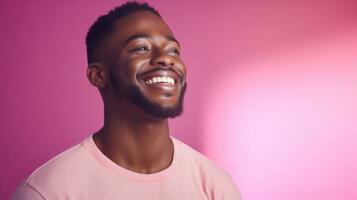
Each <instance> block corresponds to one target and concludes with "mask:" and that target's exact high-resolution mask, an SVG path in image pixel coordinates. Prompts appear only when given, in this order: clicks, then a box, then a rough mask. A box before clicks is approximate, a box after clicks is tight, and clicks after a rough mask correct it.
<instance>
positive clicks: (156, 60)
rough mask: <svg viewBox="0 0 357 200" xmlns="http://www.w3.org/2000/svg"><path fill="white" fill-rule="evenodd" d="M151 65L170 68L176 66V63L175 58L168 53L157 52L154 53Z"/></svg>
mask: <svg viewBox="0 0 357 200" xmlns="http://www.w3.org/2000/svg"><path fill="white" fill-rule="evenodd" d="M151 64H152V65H161V66H165V67H169V66H172V65H174V64H175V63H174V60H173V58H172V57H171V56H170V55H168V54H167V52H164V51H156V52H154V54H153V56H152V58H151Z"/></svg>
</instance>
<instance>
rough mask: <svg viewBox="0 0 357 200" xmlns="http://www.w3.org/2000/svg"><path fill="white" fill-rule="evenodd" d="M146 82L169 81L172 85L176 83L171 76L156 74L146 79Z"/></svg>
mask: <svg viewBox="0 0 357 200" xmlns="http://www.w3.org/2000/svg"><path fill="white" fill-rule="evenodd" d="M145 83H146V84H153V83H168V84H170V85H175V80H174V79H173V78H171V77H169V76H156V77H153V78H150V79H148V80H146V81H145Z"/></svg>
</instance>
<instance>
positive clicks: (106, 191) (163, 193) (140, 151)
mask: <svg viewBox="0 0 357 200" xmlns="http://www.w3.org/2000/svg"><path fill="white" fill-rule="evenodd" d="M86 44H87V53H88V70H87V77H88V80H89V81H90V83H91V84H92V85H94V86H95V87H97V88H98V89H99V92H100V94H101V96H102V98H103V102H104V125H103V127H102V128H101V129H100V130H99V131H98V132H96V133H94V134H91V135H90V136H88V137H87V138H86V139H84V140H83V142H82V143H80V144H78V145H76V146H74V147H72V148H70V149H69V150H67V151H65V152H63V153H61V154H60V155H58V156H56V157H55V158H53V159H52V160H50V161H49V162H47V163H45V164H44V165H42V166H41V167H39V168H38V169H37V170H36V171H35V172H33V173H32V175H31V176H30V177H28V178H27V179H26V180H25V181H24V182H23V183H21V184H20V185H19V186H18V188H17V190H16V191H15V192H14V194H13V196H12V199H16V200H21V199H27V200H35V199H42V200H43V199H48V200H49V199H72V200H74V199H77V200H79V199H83V200H84V199H86V200H98V199H105V200H112V199H113V200H114V199H115V200H118V199H130V200H143V199H145V200H160V199H163V200H172V199H177V200H182V199H189V200H201V199H202V200H221V199H222V200H239V199H240V195H239V192H238V190H237V188H236V186H235V185H234V183H233V181H232V180H231V178H230V177H229V176H228V175H227V174H226V173H225V172H224V171H222V170H221V169H220V168H219V167H217V166H216V165H215V164H214V163H212V162H211V161H209V160H208V159H207V158H206V157H204V156H203V155H201V154H200V153H198V152H197V151H195V150H194V149H192V148H190V147H189V146H187V145H185V144H184V143H182V142H181V141H179V140H177V139H175V138H174V137H172V136H170V134H169V126H168V118H173V117H176V116H179V115H180V114H181V113H182V107H183V105H182V104H183V97H184V93H185V89H186V85H187V83H186V67H185V65H184V63H183V62H182V60H181V57H180V44H179V42H178V41H177V40H176V39H175V37H174V35H173V33H172V32H171V30H170V28H169V27H168V25H167V24H166V23H165V22H164V21H163V19H162V18H161V16H160V14H159V13H158V12H157V11H156V10H155V9H154V8H152V7H150V6H148V5H147V4H139V3H136V2H129V3H126V4H124V5H122V6H120V7H117V8H115V9H113V10H112V11H110V12H109V13H108V14H106V15H103V16H101V17H99V18H98V19H97V21H96V22H95V23H94V24H93V25H92V27H91V28H90V30H89V32H88V34H87V38H86Z"/></svg>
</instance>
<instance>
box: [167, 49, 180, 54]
mask: <svg viewBox="0 0 357 200" xmlns="http://www.w3.org/2000/svg"><path fill="white" fill-rule="evenodd" d="M168 53H169V54H172V55H180V51H179V50H178V49H176V48H174V49H169V51H168Z"/></svg>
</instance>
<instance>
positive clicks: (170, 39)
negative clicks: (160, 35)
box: [166, 35, 181, 46]
mask: <svg viewBox="0 0 357 200" xmlns="http://www.w3.org/2000/svg"><path fill="white" fill-rule="evenodd" d="M166 39H167V40H168V41H173V42H176V43H177V44H178V45H179V46H181V45H180V43H179V41H178V40H176V38H175V37H174V36H171V35H168V36H166Z"/></svg>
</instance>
